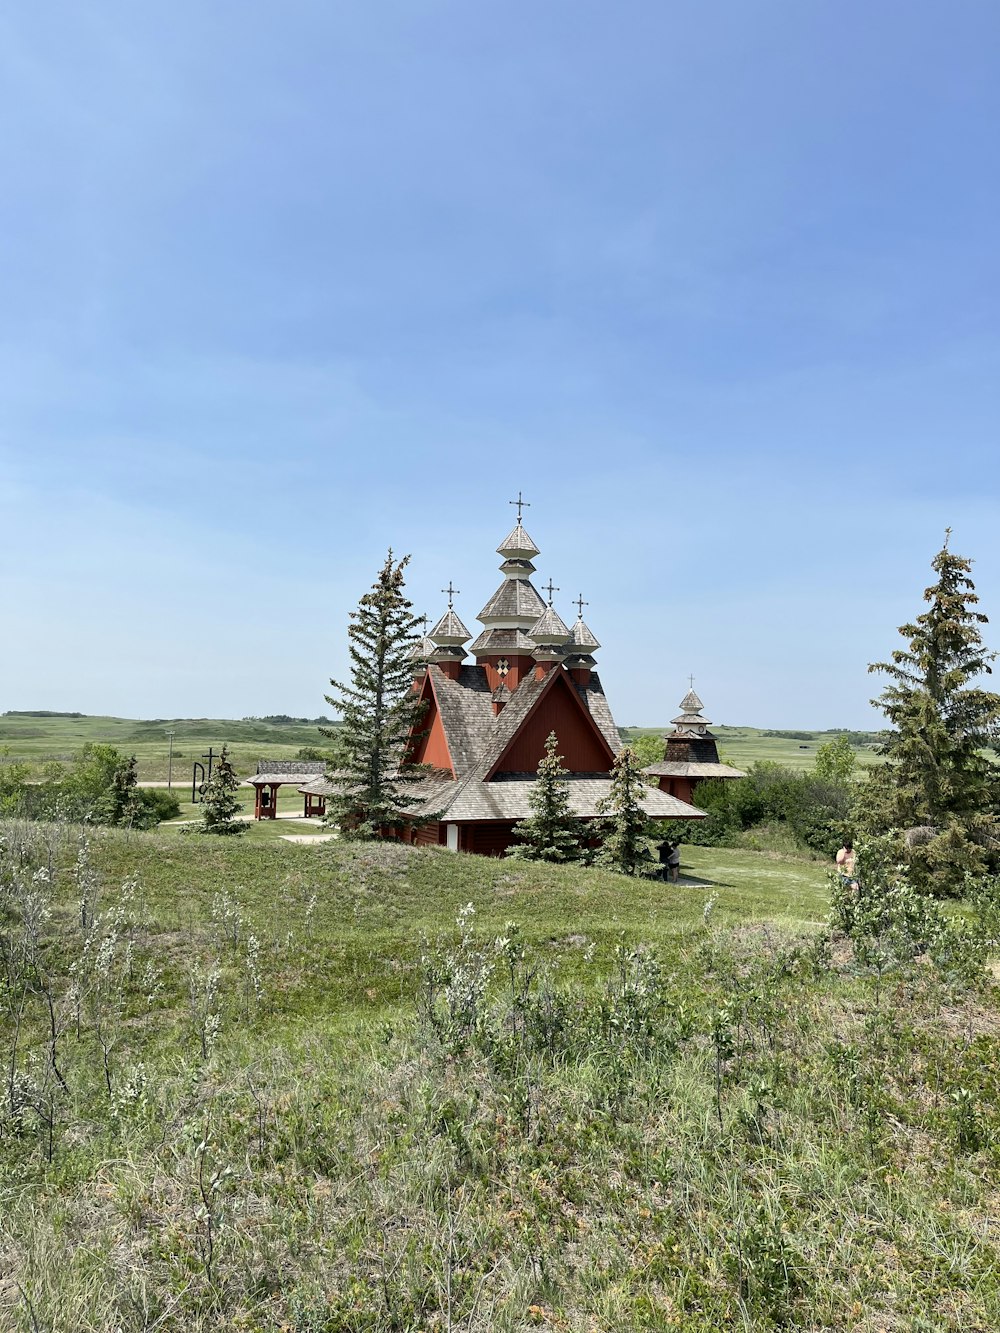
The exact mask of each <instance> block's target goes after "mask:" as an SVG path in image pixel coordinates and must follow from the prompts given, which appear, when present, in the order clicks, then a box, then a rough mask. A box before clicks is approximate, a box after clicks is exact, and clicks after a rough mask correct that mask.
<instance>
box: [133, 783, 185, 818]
mask: <svg viewBox="0 0 1000 1333" xmlns="http://www.w3.org/2000/svg"><path fill="white" fill-rule="evenodd" d="M139 801H140V803H141V805H142V808H143V811H144V812H145V813H146V815H147V819H146V820H144V821H143V828H152V827H154V825H156V824H161V823H163V821H164V820H166V819H176V818H177V817H178V816H179V815H180V812H181V803H180V800H179V798H178V797H176V796H175V795H174V793H173V792H172V791H164V790H163V789H162V788H159V787H140V788H139ZM147 821H148V822H147Z"/></svg>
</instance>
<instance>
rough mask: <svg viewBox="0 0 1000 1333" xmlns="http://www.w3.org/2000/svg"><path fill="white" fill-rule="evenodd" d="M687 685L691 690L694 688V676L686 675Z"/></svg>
mask: <svg viewBox="0 0 1000 1333" xmlns="http://www.w3.org/2000/svg"><path fill="white" fill-rule="evenodd" d="M688 685H689V686H690V687H691V689H692V690H693V689H694V676H688Z"/></svg>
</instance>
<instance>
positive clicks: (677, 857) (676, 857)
mask: <svg viewBox="0 0 1000 1333" xmlns="http://www.w3.org/2000/svg"><path fill="white" fill-rule="evenodd" d="M680 873H681V845H680V843H679V842H672V843H671V844H670V854H669V855H668V856H667V874H668V875H669V876H670V883H671V884H676V883H677V878H678V876H679V875H680Z"/></svg>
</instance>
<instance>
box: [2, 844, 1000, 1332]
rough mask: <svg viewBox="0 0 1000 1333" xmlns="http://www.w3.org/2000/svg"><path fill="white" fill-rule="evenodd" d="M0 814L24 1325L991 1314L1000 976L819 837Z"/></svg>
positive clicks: (7, 1174)
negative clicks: (456, 838) (767, 852)
mask: <svg viewBox="0 0 1000 1333" xmlns="http://www.w3.org/2000/svg"><path fill="white" fill-rule="evenodd" d="M278 822H279V823H280V821H278ZM0 830H2V836H3V840H4V841H3V844H2V848H3V851H2V856H3V868H4V869H3V874H4V881H5V886H4V891H5V893H7V894H8V895H11V894H16V893H21V894H22V895H27V897H24V898H23V901H24V902H26V903H35V904H36V908H35V909H32V910H33V915H31V920H32V921H33V922H34V924H33V925H32V926H31V927H30V929H28V928H27V927H26V928H25V932H24V933H23V934H22V935H19V936H17V937H16V938H15V937H14V936H11V937H10V939H11V940H12V941H13V945H12V948H11V949H10V950H8V955H7V957H8V966H9V967H12V968H13V967H16V966H17V959H18V958H21V960H22V963H23V964H24V965H25V966H27V964H26V963H24V959H25V958H26V957H28V956H29V955H31V956H34V957H35V959H36V963H37V968H36V972H35V973H33V974H32V975H33V976H34V978H35V980H34V981H33V982H32V985H31V987H29V991H28V999H27V1001H26V1003H25V1004H24V1006H23V1007H22V1010H21V1012H20V1014H19V1016H18V1022H17V1031H16V1033H15V1035H14V1037H13V1041H14V1046H15V1049H16V1051H17V1059H16V1061H15V1062H14V1065H13V1066H11V1068H13V1069H15V1071H16V1072H15V1073H13V1074H9V1075H8V1073H7V1072H5V1074H4V1090H3V1102H4V1106H3V1114H2V1134H3V1137H2V1140H0V1143H2V1153H0V1171H2V1191H3V1193H2V1198H3V1207H2V1209H0V1255H2V1263H0V1329H4V1330H34V1329H46V1330H48V1329H51V1330H67V1331H68V1330H73V1331H74V1333H77V1331H79V1333H89V1331H93V1333H97V1331H98V1330H100V1331H101V1333H104V1331H105V1330H109V1329H121V1330H123V1333H139V1330H150V1329H157V1330H165V1331H166V1330H171V1331H174V1333H181V1331H182V1330H183V1331H184V1333H187V1331H188V1330H207V1329H213V1330H214V1329H219V1330H221V1329H244V1330H258V1331H259V1333H263V1331H264V1330H277V1329H283V1330H289V1331H291V1330H294V1331H295V1333H375V1331H379V1333H382V1331H384V1333H390V1330H396V1331H399V1330H413V1331H414V1333H416V1330H445V1329H453V1330H459V1329H465V1330H483V1333H486V1330H524V1329H530V1328H549V1329H565V1330H574V1331H579V1333H583V1331H584V1330H587V1331H596V1330H602V1331H604V1333H620V1331H621V1330H649V1329H659V1328H671V1327H675V1328H684V1329H690V1330H702V1331H703V1333H708V1330H714V1329H719V1328H741V1329H769V1328H801V1329H820V1328H837V1329H848V1328H850V1329H859V1330H860V1329H865V1330H873V1331H874V1330H876V1329H922V1330H931V1329H935V1330H937V1329H963V1330H983V1331H985V1330H988V1329H994V1328H996V1327H997V1326H998V1325H1000V1277H998V1272H1000V1263H998V1259H1000V1256H998V1254H997V1234H996V1225H995V1218H996V1213H997V1199H998V1197H1000V1196H998V1189H1000V1136H998V1133H997V1126H998V1104H1000V1049H998V1036H997V1033H998V1024H997V1019H998V1012H997V996H996V994H995V992H994V991H993V990H992V989H991V988H990V987H989V986H972V985H969V984H967V982H966V981H965V980H963V978H962V976H961V975H960V974H959V972H957V971H954V972H951V973H949V971H948V966H947V965H944V966H943V967H935V968H932V967H931V966H930V965H929V964H928V963H927V962H926V960H919V959H918V960H917V961H916V962H915V963H914V964H912V965H909V964H908V965H906V966H905V967H904V968H901V969H898V970H892V969H889V970H888V971H887V972H886V973H885V975H882V976H879V975H876V974H875V973H874V972H872V971H870V970H865V969H859V968H858V967H857V966H856V965H855V964H854V962H853V960H852V957H851V954H850V950H849V948H848V947H847V946H846V944H845V942H844V941H843V940H841V939H839V938H834V939H832V940H831V938H830V937H829V935H827V934H825V933H824V929H823V926H824V922H825V920H826V919H827V916H828V902H827V882H826V874H825V871H824V870H823V868H821V867H819V866H816V865H815V864H812V863H809V862H806V861H797V860H790V859H780V858H777V857H768V856H763V855H759V854H753V853H749V852H740V851H732V850H723V849H717V848H695V849H690V850H685V855H684V864H683V870H682V880H681V883H680V884H678V885H676V886H674V885H665V884H659V883H655V882H643V881H637V880H634V879H627V878H623V877H621V876H618V875H616V874H612V873H609V872H604V871H600V870H583V869H580V868H574V867H566V868H552V867H546V866H544V865H539V864H537V863H517V862H512V861H503V860H490V859H484V858H479V857H472V856H456V855H452V854H449V853H448V852H445V851H443V850H437V849H426V850H418V849H413V848H406V847H403V846H399V845H393V844H386V843H382V844H369V845H358V844H343V843H340V842H328V843H324V844H322V845H319V846H297V845H291V844H288V843H281V842H276V841H257V840H241V839H213V838H204V837H201V836H198V835H196V834H194V835H187V836H185V835H183V834H181V833H179V832H178V831H177V830H169V831H161V832H155V833H131V834H125V833H123V832H120V831H115V830H93V831H91V833H90V835H89V838H90V841H89V845H84V844H83V843H82V842H81V838H80V834H79V832H78V831H74V830H73V829H70V828H58V827H56V826H49V825H42V824H35V825H23V824H13V823H8V824H6V825H3V826H0ZM18 886H20V887H18ZM8 901H12V899H11V898H10V897H8ZM470 905H471V907H470ZM82 922H89V926H88V929H87V939H88V940H89V943H86V944H85V943H84V931H83V930H82V927H81V923H82ZM19 950H20V952H19ZM32 951H34V954H32ZM47 997H50V998H51V999H52V1006H53V1007H52V1010H51V1011H50V1010H49V1008H48V998H47ZM50 1013H51V1015H54V1017H52V1018H51V1021H50ZM4 1024H5V1029H6V1032H7V1039H8V1048H9V1046H10V1041H11V1026H10V1023H9V1022H8V1019H7V1017H5V1018H4ZM53 1032H55V1034H56V1035H55V1037H53ZM50 1053H51V1054H52V1055H53V1057H54V1058H53V1059H52V1060H51V1062H50V1061H49V1060H48V1058H47V1057H48V1055H49V1054H50ZM50 1064H51V1066H54V1067H55V1068H56V1069H57V1070H58V1074H57V1075H54V1074H52V1072H51V1068H50ZM46 1071H48V1072H46ZM15 1274H16V1275H17V1277H16V1281H15V1277H14V1275H15Z"/></svg>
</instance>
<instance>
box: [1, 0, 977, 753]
mask: <svg viewBox="0 0 1000 1333" xmlns="http://www.w3.org/2000/svg"><path fill="white" fill-rule="evenodd" d="M998 68H1000V7H998V6H997V4H996V3H995V0H958V3H956V4H953V5H947V6H946V5H942V4H939V3H936V4H930V3H927V2H926V0H871V3H868V4H865V5H861V4H853V5H852V4H848V5H845V4H844V3H843V0H836V2H835V0H828V2H823V0H816V2H815V3H813V2H812V0H753V3H748V2H747V0H716V2H715V3H712V4H705V3H704V0H683V2H681V3H678V2H675V0H617V3H615V4H608V3H607V2H606V0H604V2H603V3H596V2H594V0H572V3H570V2H569V0H545V3H543V4H539V3H538V0H532V2H531V3H529V2H528V0H506V2H505V3H504V4H502V5H501V4H497V3H489V0H477V3H473V4H470V3H469V0H409V2H404V0H366V3H364V4H342V3H334V2H333V0H282V3H281V4H278V3H274V2H272V3H261V2H257V3H248V2H247V0H241V3H239V4H237V3H235V0H213V3H211V4H205V3H203V0H198V3H194V2H193V0H170V3H169V4H167V3H162V2H160V0H145V3H143V4H142V5H136V4H134V3H132V2H131V0H127V2H126V0H123V2H122V3H108V2H106V0H95V2H94V3H93V4H89V5H87V6H61V7H58V8H56V7H52V6H42V5H31V6H28V5H16V6H8V7H6V8H5V10H4V11H3V13H2V14H0V127H2V133H0V238H2V245H0V293H2V300H0V466H2V476H3V485H2V489H0V523H2V532H3V538H4V542H3V545H4V551H5V559H4V561H3V564H2V568H0V606H2V607H3V624H4V630H5V635H4V648H5V651H4V652H3V653H2V654H0V711H2V710H3V709H4V708H62V709H80V710H82V711H86V712H111V713H118V714H123V715H128V716H137V715H138V716H186V715H199V716H242V715H244V714H261V713H271V712H289V713H295V714H304V715H310V716H311V715H314V714H316V713H318V712H320V711H323V710H324V709H325V705H324V704H323V701H322V695H323V693H324V689H325V687H326V681H327V679H328V677H329V676H330V675H338V674H340V673H342V672H343V671H344V669H345V659H346V634H345V628H346V618H347V613H348V611H349V609H350V608H351V607H352V606H353V605H355V604H356V602H357V599H358V597H359V596H360V594H361V593H362V592H363V591H364V590H365V588H366V587H367V586H368V584H369V583H370V582H371V580H372V578H373V576H374V573H375V571H376V570H377V568H378V565H379V564H380V562H381V559H382V558H383V556H384V553H385V550H386V548H387V547H388V546H389V545H391V546H392V547H393V548H394V549H395V550H397V551H399V552H410V553H411V554H412V565H411V575H410V579H409V587H410V590H411V593H412V596H413V598H414V600H415V602H416V603H417V606H418V608H419V609H424V608H426V609H427V610H428V612H429V613H430V614H431V615H437V614H438V613H439V612H440V610H441V609H443V605H444V601H445V599H444V598H442V596H441V595H440V593H439V591H438V590H439V589H440V588H442V587H443V586H445V585H446V584H447V582H448V580H449V579H453V580H454V582H455V585H456V586H457V587H458V588H460V589H461V590H462V596H461V597H460V598H458V599H457V602H456V608H457V609H458V611H459V612H460V614H461V615H462V617H463V618H464V619H465V621H466V624H468V625H469V626H470V629H472V630H473V632H475V631H476V628H477V627H476V626H475V623H474V621H475V614H476V612H477V611H478V610H479V609H480V607H481V606H482V604H483V603H484V602H485V600H486V598H487V597H488V596H489V594H490V593H491V592H492V591H493V589H494V587H495V586H496V585H497V583H498V582H499V578H500V576H499V573H498V572H497V568H496V566H497V564H498V562H499V557H497V556H496V555H495V554H494V548H495V547H496V545H497V544H498V542H499V541H500V540H501V538H502V537H503V536H504V535H505V533H506V532H507V530H508V528H509V526H510V522H511V519H512V515H513V511H512V510H511V509H510V508H509V506H508V504H507V501H508V499H510V498H511V497H512V496H514V495H516V494H517V492H518V490H519V489H522V490H523V491H524V494H525V495H526V496H527V498H528V499H529V500H530V501H531V508H530V509H529V510H528V511H527V516H526V521H527V526H528V529H529V531H530V532H531V534H532V535H533V536H534V538H535V541H536V542H537V543H538V545H539V546H540V547H541V548H542V554H541V556H540V557H539V560H538V561H537V564H538V566H539V579H538V580H537V582H541V581H544V580H546V579H547V578H548V577H549V576H551V577H552V578H554V580H555V582H556V584H557V585H559V587H560V588H561V589H562V591H561V593H560V594H559V595H558V596H557V598H556V606H557V608H558V609H560V610H561V612H562V614H563V616H564V618H565V617H568V616H569V615H570V598H571V597H575V596H576V595H577V593H579V592H582V593H583V595H584V597H585V598H587V600H588V601H589V603H590V605H589V607H588V608H587V617H588V621H589V623H590V625H591V627H592V628H593V629H594V630H595V631H596V633H597V636H598V638H599V639H600V640H601V641H602V643H603V645H604V647H603V649H602V651H601V652H600V653H599V654H598V660H599V662H600V665H601V670H602V675H603V678H604V681H605V685H606V688H607V690H608V693H609V696H610V699H611V703H612V706H613V708H614V711H615V714H616V716H617V719H618V721H619V722H620V723H623V724H631V723H644V724H649V725H652V724H655V723H659V722H663V721H665V720H667V719H668V718H670V717H672V716H673V715H674V712H675V706H676V703H677V701H678V700H679V699H680V697H681V695H682V694H683V692H684V689H685V688H686V681H687V675H688V673H689V672H693V673H694V675H695V677H696V688H697V689H698V690H699V692H700V693H701V694H702V697H703V699H704V700H705V701H706V705H707V712H708V713H709V715H710V716H711V717H713V718H714V719H715V720H716V721H720V722H727V723H734V724H737V723H748V724H755V725H760V726H777V727H780V726H786V727H793V726H814V727H826V726H837V725H850V726H863V725H871V724H872V723H873V722H874V721H875V715H874V714H873V713H872V712H871V710H870V709H869V707H868V699H869V697H870V695H871V694H872V692H873V686H874V685H875V682H873V680H872V679H871V678H870V677H868V676H867V674H866V671H865V667H866V664H867V663H868V662H869V661H872V660H875V659H877V658H880V657H883V656H885V654H886V653H888V652H889V651H890V650H891V649H892V648H893V647H894V646H895V644H896V642H897V636H896V634H895V627H896V626H897V625H899V624H901V623H902V622H903V621H904V620H906V619H908V618H910V617H911V616H912V615H913V614H915V613H916V612H917V611H919V609H920V593H921V590H922V589H923V587H924V586H925V584H926V583H927V582H928V581H929V575H930V570H929V564H930V560H931V558H932V556H933V554H934V552H935V551H936V550H937V549H938V547H939V546H940V544H941V540H942V537H943V532H944V529H945V527H946V526H948V525H950V526H951V527H952V528H953V530H954V536H953V538H952V544H953V547H954V548H955V549H956V550H958V551H960V552H961V553H963V554H966V555H969V556H971V557H973V558H974V559H975V561H976V564H975V578H976V582H977V588H978V590H979V592H980V594H981V597H982V603H983V609H984V610H985V611H986V612H987V614H989V615H990V617H991V620H992V621H993V625H992V626H991V627H990V629H989V631H988V633H987V638H988V639H989V638H990V635H991V634H992V642H993V643H995V644H997V645H998V646H1000V624H998V622H1000V526H998V523H997V501H998V491H1000V465H998V461H997V459H998V448H997V446H998V421H1000V315H998V309H1000V305H998V296H1000V290H998V289H1000V247H998V245H997V236H998V235H1000V216H998V215H1000V152H998V149H997V139H996V127H997V125H998V124H1000V79H998V78H997V70H998Z"/></svg>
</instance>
